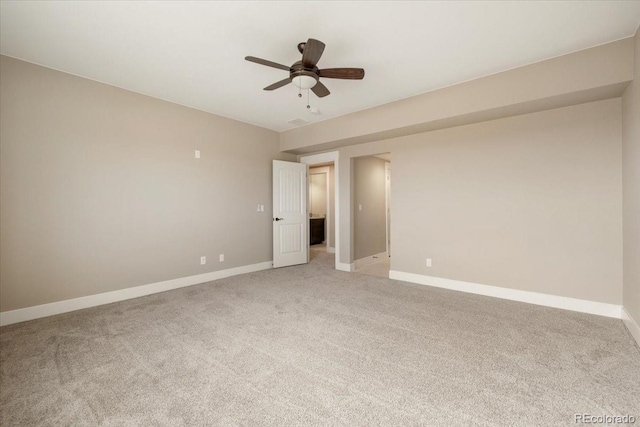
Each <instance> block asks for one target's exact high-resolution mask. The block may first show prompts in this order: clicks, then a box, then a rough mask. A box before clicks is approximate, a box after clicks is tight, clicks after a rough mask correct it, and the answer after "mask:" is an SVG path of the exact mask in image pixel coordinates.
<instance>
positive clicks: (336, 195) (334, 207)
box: [299, 151, 349, 271]
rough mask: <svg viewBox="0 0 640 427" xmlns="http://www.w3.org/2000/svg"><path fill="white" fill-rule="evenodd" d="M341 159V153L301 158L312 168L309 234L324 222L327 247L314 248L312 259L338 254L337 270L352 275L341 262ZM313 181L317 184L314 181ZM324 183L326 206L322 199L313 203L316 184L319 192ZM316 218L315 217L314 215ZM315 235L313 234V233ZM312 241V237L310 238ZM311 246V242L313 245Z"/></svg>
mask: <svg viewBox="0 0 640 427" xmlns="http://www.w3.org/2000/svg"><path fill="white" fill-rule="evenodd" d="M338 158H339V155H338V152H337V151H332V152H327V153H320V154H312V155H308V156H301V157H300V158H299V161H300V163H304V164H307V165H308V166H309V179H308V182H309V191H308V194H309V197H308V198H309V203H308V206H309V214H310V215H309V230H310V231H311V227H312V223H311V222H312V221H314V222H315V223H319V222H324V230H323V233H322V235H324V242H325V243H324V244H318V245H311V244H310V246H309V247H310V255H313V254H314V253H322V252H324V253H327V254H335V255H334V256H335V268H336V269H337V270H345V271H349V267H348V265H343V264H342V263H341V262H340V220H339V217H338V213H339V212H340V210H339V200H340V185H339V182H340V180H339V174H338V170H339V160H338ZM315 175H321V177H319V178H318V177H316V178H315V179H313V178H312V177H313V176H315ZM312 179H313V181H312ZM323 182H324V183H325V185H326V187H325V188H326V190H325V192H324V193H325V194H326V202H324V204H323V203H322V197H321V198H320V200H319V201H316V202H315V203H314V201H313V200H312V199H311V192H312V191H313V190H314V189H313V188H312V183H313V185H314V186H316V185H317V186H318V188H323V187H324V185H323ZM323 205H326V209H325V212H324V220H322V219H323V218H322V215H323V212H322V208H321V207H322V206H323ZM311 214H313V215H311ZM310 234H311V233H310ZM310 237H311V236H310ZM309 242H311V240H310V241H309Z"/></svg>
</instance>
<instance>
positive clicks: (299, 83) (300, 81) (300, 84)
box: [291, 74, 318, 89]
mask: <svg viewBox="0 0 640 427" xmlns="http://www.w3.org/2000/svg"><path fill="white" fill-rule="evenodd" d="M291 83H293V85H294V86H296V87H297V88H300V89H311V88H312V87H314V86H315V85H316V83H318V78H317V77H316V78H314V77H312V76H310V75H307V74H300V75H297V76H295V77H293V78H292V79H291Z"/></svg>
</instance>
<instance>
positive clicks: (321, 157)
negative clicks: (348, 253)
mask: <svg viewBox="0 0 640 427" xmlns="http://www.w3.org/2000/svg"><path fill="white" fill-rule="evenodd" d="M339 157H340V156H339V154H338V152H337V151H330V152H327V153H320V154H311V155H308V156H300V158H299V159H298V161H299V162H300V163H305V164H307V165H309V166H311V165H317V164H320V163H331V162H333V189H334V194H335V203H334V206H333V217H334V218H335V229H336V234H335V242H334V245H335V248H336V265H335V268H336V270H342V269H343V268H340V267H341V264H340V174H339V172H338V171H339V169H340V168H339ZM327 181H328V180H327ZM307 185H308V184H307ZM347 271H348V270H347Z"/></svg>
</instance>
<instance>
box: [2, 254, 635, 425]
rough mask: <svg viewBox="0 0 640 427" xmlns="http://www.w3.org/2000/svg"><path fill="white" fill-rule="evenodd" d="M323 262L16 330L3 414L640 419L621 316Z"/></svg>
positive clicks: (250, 420) (318, 258) (631, 351)
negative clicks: (405, 279) (355, 270)
mask: <svg viewBox="0 0 640 427" xmlns="http://www.w3.org/2000/svg"><path fill="white" fill-rule="evenodd" d="M332 262H333V255H332V254H327V253H322V252H316V253H314V259H313V260H312V262H311V263H310V264H309V265H303V266H297V267H290V268H285V269H277V270H269V271H263V272H258V273H252V274H247V275H243V276H236V277H232V278H228V279H224V280H219V281H216V282H211V283H207V284H203V285H198V286H192V287H189V288H183V289H179V290H175V291H171V292H165V293H162V294H156V295H151V296H148V297H144V298H138V299H135V300H129V301H124V302H119V303H115V304H110V305H106V306H101V307H96V308H92V309H87V310H82V311H77V312H73V313H68V314H64V315H59V316H55V317H50V318H46V319H40V320H35V321H31V322H26V323H22V324H16V325H11V326H7V327H3V328H1V329H0V344H1V358H0V361H1V363H2V366H1V376H0V379H1V384H0V385H1V391H0V405H1V406H0V408H1V411H2V414H1V418H0V424H1V425H2V426H14V425H24V426H26V425H29V426H31V425H87V426H93V425H113V426H116V425H117V426H122V425H176V426H180V425H221V426H229V425H249V426H250V425H271V426H283V425H295V426H301V425H357V426H370V425H384V426H392V425H403V426H405V425H409V426H412V425H424V426H433V425H444V426H452V425H537V426H539V425H567V424H574V414H576V413H590V414H593V415H602V414H611V415H625V414H631V415H635V416H636V420H637V421H636V422H637V423H638V422H640V352H639V350H638V347H637V346H635V344H634V342H633V341H632V339H631V337H630V335H629V334H628V332H627V331H626V330H625V328H624V326H623V325H622V322H621V321H619V320H614V319H608V318H604V317H598V316H592V315H587V314H580V313H574V312H569V311H563V310H557V309H551V308H545V307H539V306H534V305H528V304H523V303H518V302H511V301H505V300H499V299H493V298H488V297H482V296H475V295H469V294H464V293H458V292H453V291H447V290H442V289H436V288H429V287H425V286H419V285H411V284H407V283H402V282H398V281H392V280H389V279H384V278H379V277H373V276H365V275H359V274H355V273H343V272H339V271H334V270H332Z"/></svg>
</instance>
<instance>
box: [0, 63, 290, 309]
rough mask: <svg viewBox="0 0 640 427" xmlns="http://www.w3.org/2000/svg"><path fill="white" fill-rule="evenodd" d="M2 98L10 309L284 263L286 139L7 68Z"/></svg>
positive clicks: (29, 68)
mask: <svg viewBox="0 0 640 427" xmlns="http://www.w3.org/2000/svg"><path fill="white" fill-rule="evenodd" d="M0 85H1V86H0V90H1V93H2V97H1V110H2V115H1V124H0V127H1V137H0V141H1V142H0V144H1V148H0V151H1V153H2V156H1V186H0V190H1V192H0V195H1V200H0V202H1V203H0V209H1V210H0V215H1V237H2V238H1V251H0V269H1V276H0V291H1V294H2V300H1V306H0V310H2V311H7V310H13V309H18V308H23V307H28V306H33V305H38V304H43V303H49V302H54V301H60V300H65V299H69V298H75V297H81V296H86V295H92V294H97V293H101V292H107V291H113V290H118V289H123V288H127V287H132V286H137V285H145V284H149V283H154V282H158V281H164V280H169V279H174V278H179V277H185V276H190V275H195V274H200V273H206V272H209V271H214V270H221V269H226V268H231V267H237V266H242V265H249V264H254V263H259V262H263V261H269V260H271V259H272V244H271V242H272V238H271V214H270V212H271V160H272V159H275V158H282V156H283V155H282V154H280V153H279V150H278V135H277V134H276V133H275V132H272V131H268V130H265V129H262V128H258V127H255V126H250V125H247V124H244V123H240V122H237V121H233V120H229V119H225V118H222V117H218V116H215V115H212V114H208V113H204V112H201V111H197V110H193V109H190V108H185V107H182V106H179V105H176V104H171V103H168V102H164V101H160V100H157V99H153V98H150V97H146V96H143V95H139V94H136V93H133V92H128V91H125V90H122V89H118V88H115V87H112V86H108V85H104V84H100V83H96V82H94V81H90V80H86V79H82V78H79V77H75V76H72V75H69V74H65V73H61V72H57V71H53V70H50V69H47V68H43V67H39V66H36V65H33V64H29V63H26V62H22V61H18V60H15V59H12V58H8V57H4V56H3V57H2V58H1V70H0ZM195 149H199V150H201V153H202V158H201V159H195V158H194V150H195ZM289 157H290V156H288V155H286V156H285V159H289ZM258 204H264V205H265V212H257V209H256V207H257V205H258ZM220 253H224V254H225V258H226V259H225V262H223V263H219V262H218V254H220ZM202 255H205V256H207V260H208V262H207V264H206V265H204V266H201V265H200V262H199V261H200V256H202Z"/></svg>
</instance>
